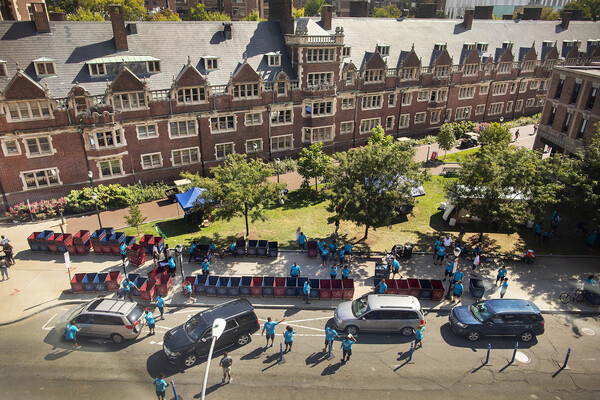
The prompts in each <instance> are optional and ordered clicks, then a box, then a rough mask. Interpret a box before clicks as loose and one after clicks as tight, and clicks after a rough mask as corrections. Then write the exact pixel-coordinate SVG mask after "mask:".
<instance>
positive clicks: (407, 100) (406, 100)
mask: <svg viewBox="0 0 600 400" xmlns="http://www.w3.org/2000/svg"><path fill="white" fill-rule="evenodd" d="M412 98H413V92H404V93H402V97H401V100H400V101H401V103H400V104H401V105H402V106H410V104H411V103H412Z"/></svg>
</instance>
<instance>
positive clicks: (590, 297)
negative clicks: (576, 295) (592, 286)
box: [583, 289, 600, 307]
mask: <svg viewBox="0 0 600 400" xmlns="http://www.w3.org/2000/svg"><path fill="white" fill-rule="evenodd" d="M583 297H584V298H585V301H586V302H587V303H588V304H589V305H590V306H592V307H596V306H600V293H596V292H592V291H591V290H588V289H584V291H583Z"/></svg>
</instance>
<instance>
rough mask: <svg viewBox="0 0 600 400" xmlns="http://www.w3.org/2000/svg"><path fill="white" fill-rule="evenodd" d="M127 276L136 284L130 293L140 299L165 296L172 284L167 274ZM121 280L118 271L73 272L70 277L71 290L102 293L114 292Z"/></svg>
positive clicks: (121, 275)
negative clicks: (158, 295)
mask: <svg viewBox="0 0 600 400" xmlns="http://www.w3.org/2000/svg"><path fill="white" fill-rule="evenodd" d="M127 278H129V280H130V281H131V282H133V284H134V285H135V286H136V287H134V288H131V294H132V295H134V296H139V297H140V298H141V299H142V300H145V301H152V300H153V299H154V297H156V295H157V294H160V295H162V296H166V295H167V294H168V293H169V290H170V289H171V286H172V284H173V281H172V277H171V276H170V275H168V274H164V273H161V274H148V276H147V277H143V276H141V275H140V274H128V275H127ZM122 281H123V274H122V273H121V272H120V271H110V272H100V273H96V272H92V273H87V274H86V273H80V274H75V275H74V276H73V278H72V279H71V290H72V291H73V292H74V293H77V292H87V293H102V292H116V291H117V290H119V287H120V286H121V283H122Z"/></svg>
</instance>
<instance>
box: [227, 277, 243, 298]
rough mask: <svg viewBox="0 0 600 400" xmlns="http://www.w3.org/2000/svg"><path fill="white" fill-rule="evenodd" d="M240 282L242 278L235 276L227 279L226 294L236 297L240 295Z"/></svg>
mask: <svg viewBox="0 0 600 400" xmlns="http://www.w3.org/2000/svg"><path fill="white" fill-rule="evenodd" d="M241 282H242V278H240V277H235V276H234V277H232V278H231V279H230V280H229V284H228V285H227V295H228V296H229V297H238V296H239V295H240V283H241Z"/></svg>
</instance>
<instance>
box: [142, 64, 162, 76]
mask: <svg viewBox="0 0 600 400" xmlns="http://www.w3.org/2000/svg"><path fill="white" fill-rule="evenodd" d="M146 68H147V70H148V73H149V74H157V73H159V72H160V71H161V69H160V61H147V62H146Z"/></svg>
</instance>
